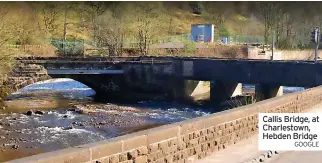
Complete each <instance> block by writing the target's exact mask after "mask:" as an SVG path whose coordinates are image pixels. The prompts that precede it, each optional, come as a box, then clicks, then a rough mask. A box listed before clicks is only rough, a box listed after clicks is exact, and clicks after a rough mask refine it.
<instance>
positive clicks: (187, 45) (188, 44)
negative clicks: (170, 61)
mask: <svg viewBox="0 0 322 163" xmlns="http://www.w3.org/2000/svg"><path fill="white" fill-rule="evenodd" d="M183 43H184V47H183V49H184V52H185V53H188V54H195V53H196V50H197V47H196V43H195V42H192V41H184V42H183Z"/></svg>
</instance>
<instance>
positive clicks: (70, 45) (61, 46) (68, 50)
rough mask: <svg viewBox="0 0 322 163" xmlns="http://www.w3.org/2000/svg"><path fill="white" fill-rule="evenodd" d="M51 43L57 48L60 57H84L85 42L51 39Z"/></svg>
mask: <svg viewBox="0 0 322 163" xmlns="http://www.w3.org/2000/svg"><path fill="white" fill-rule="evenodd" d="M50 43H51V44H52V45H53V46H55V47H56V49H57V50H56V53H57V54H59V55H68V56H78V55H79V56H82V55H84V40H77V39H67V40H64V39H51V40H50Z"/></svg>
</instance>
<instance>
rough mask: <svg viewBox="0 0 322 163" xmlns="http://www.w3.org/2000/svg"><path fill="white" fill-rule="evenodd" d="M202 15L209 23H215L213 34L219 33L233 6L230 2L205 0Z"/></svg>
mask: <svg viewBox="0 0 322 163" xmlns="http://www.w3.org/2000/svg"><path fill="white" fill-rule="evenodd" d="M203 6H204V10H205V11H204V12H203V14H202V15H203V17H204V18H205V20H206V21H207V22H209V23H211V24H214V25H215V28H216V29H215V34H216V35H217V36H219V35H220V31H222V30H223V28H224V24H225V22H226V20H227V18H229V17H230V16H231V15H232V14H233V13H234V10H233V9H234V6H233V3H232V2H205V3H204V5H203Z"/></svg>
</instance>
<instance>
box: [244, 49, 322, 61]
mask: <svg viewBox="0 0 322 163" xmlns="http://www.w3.org/2000/svg"><path fill="white" fill-rule="evenodd" d="M318 54H319V55H318V57H319V58H322V50H319V51H318ZM271 55H272V51H271V50H267V51H265V53H261V50H260V49H258V48H249V49H248V59H270V56H271ZM274 60H311V61H312V60H314V50H313V49H312V50H274Z"/></svg>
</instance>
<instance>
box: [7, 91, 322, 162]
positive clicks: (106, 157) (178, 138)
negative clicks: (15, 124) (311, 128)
mask: <svg viewBox="0 0 322 163" xmlns="http://www.w3.org/2000/svg"><path fill="white" fill-rule="evenodd" d="M321 100H322V86H320V87H315V88H312V89H308V90H305V91H301V92H297V93H293V94H288V95H284V96H280V97H276V98H272V99H269V100H264V101H261V102H258V103H254V104H251V105H247V106H243V107H238V108H235V109H231V110H226V111H223V112H220V113H215V114H212V115H207V116H203V117H198V118H194V119H190V120H186V121H183V122H178V123H174V124H170V125H165V126H161V127H157V128H153V129H149V130H145V131H140V132H137V133H133V134H129V135H125V136H120V137H116V138H113V139H109V140H105V141H100V142H97V143H92V144H87V145H82V146H77V147H74V148H69V149H63V150H59V151H54V152H50V153H44V154H39V155H35V156H31V157H27V158H23V159H19V160H15V161H12V162H17V163H18V162H24V163H28V162H36V161H37V162H38V163H59V162H65V163H67V162H68V163H72V162H73V163H74V162H87V163H117V162H122V163H145V162H153V163H169V162H175V163H185V162H192V161H193V160H196V159H201V158H203V157H206V156H208V155H210V154H211V153H212V152H216V151H219V150H223V149H225V148H227V147H228V146H229V145H231V144H234V143H236V142H238V141H240V140H242V139H246V138H248V137H250V136H251V135H254V134H256V132H257V131H258V126H257V124H258V113H259V112H267V113H268V112H281V113H295V112H304V111H305V110H307V109H309V108H311V107H312V106H314V105H317V104H318V103H320V102H321Z"/></svg>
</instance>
